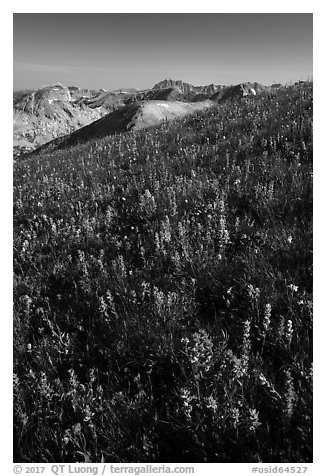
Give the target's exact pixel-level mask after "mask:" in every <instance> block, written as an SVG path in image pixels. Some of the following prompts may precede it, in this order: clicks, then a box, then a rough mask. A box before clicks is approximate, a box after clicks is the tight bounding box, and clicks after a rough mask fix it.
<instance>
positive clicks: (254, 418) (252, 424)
mask: <svg viewBox="0 0 326 476" xmlns="http://www.w3.org/2000/svg"><path fill="white" fill-rule="evenodd" d="M260 425H261V423H260V421H259V416H258V412H257V410H256V409H255V408H249V430H250V431H256V430H257V428H258V427H259V426H260Z"/></svg>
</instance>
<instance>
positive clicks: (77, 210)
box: [13, 82, 313, 463]
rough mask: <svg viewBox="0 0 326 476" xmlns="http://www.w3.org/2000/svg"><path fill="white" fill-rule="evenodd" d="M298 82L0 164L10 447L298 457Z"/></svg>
mask: <svg viewBox="0 0 326 476" xmlns="http://www.w3.org/2000/svg"><path fill="white" fill-rule="evenodd" d="M312 184H313V182H312V83H309V82H306V83H301V84H296V85H292V86H288V87H283V88H281V89H279V90H277V91H275V92H273V94H270V93H262V94H261V95H260V96H259V97H258V96H257V97H251V98H247V99H242V100H238V101H227V102H225V103H224V104H221V105H216V106H214V108H212V109H210V110H208V111H205V112H201V113H197V114H195V115H193V116H189V117H185V118H183V119H180V120H176V121H174V122H171V123H163V124H162V125H161V126H158V127H153V128H150V129H147V130H143V131H138V132H135V133H128V134H120V135H119V134H117V135H115V136H111V137H107V138H104V139H101V140H97V141H96V140H93V141H91V142H88V143H86V144H83V145H77V146H75V147H71V148H69V149H65V150H61V151H57V152H53V153H52V154H43V155H40V156H33V157H30V158H26V159H25V160H21V161H17V162H16V163H15V165H14V323H13V326H14V372H15V374H14V461H16V462H34V463H35V462H217V463H227V462H297V463H299V462H311V461H312V199H313V186H312Z"/></svg>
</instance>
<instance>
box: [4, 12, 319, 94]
mask: <svg viewBox="0 0 326 476" xmlns="http://www.w3.org/2000/svg"><path fill="white" fill-rule="evenodd" d="M13 17H14V23H13V53H14V89H25V88H38V87H41V86H44V85H48V84H53V83H56V82H61V83H62V84H64V85H66V86H71V85H74V86H80V87H90V88H104V89H107V90H111V89H116V88H121V87H122V88H124V87H135V88H138V89H145V88H150V87H152V86H153V85H154V84H155V83H156V82H158V81H161V80H162V79H164V78H172V79H182V80H183V81H185V82H189V83H191V84H194V85H206V84H211V83H214V84H236V83H239V82H244V81H257V82H260V83H263V84H266V85H268V84H271V83H273V82H280V83H286V82H290V81H296V80H298V79H307V78H308V77H312V39H313V27H312V17H313V15H312V14H303V13H302V14H300V13H289V14H285V13H280V14H272V13H265V14H251V13H242V14H235V13H234V14H221V13H210V14H200V13H195V14H191V13H189V14H186V13H181V14H175V13H172V14H164V13H156V14H150V13H148V14H142V13H131V14H129V13H125V14H114V13H103V14H91V13H84V14H82V13H81V14H77V13H70V14H69V13H62V14H58V13H15V14H14V15H13Z"/></svg>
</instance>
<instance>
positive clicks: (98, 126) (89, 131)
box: [34, 101, 214, 153]
mask: <svg viewBox="0 0 326 476" xmlns="http://www.w3.org/2000/svg"><path fill="white" fill-rule="evenodd" d="M213 105H214V103H213V102H212V101H205V102H198V103H193V104H191V103H186V102H180V101H142V102H134V103H132V104H129V105H127V106H125V107H123V108H121V109H118V110H116V111H113V112H111V113H110V114H108V115H106V116H105V117H102V118H101V119H99V120H97V121H95V122H93V123H92V124H90V125H88V126H85V127H83V128H81V129H79V130H77V131H75V132H73V133H72V134H70V135H67V136H66V137H62V138H59V139H56V140H54V141H52V142H49V143H48V144H45V145H43V146H41V147H40V148H39V149H37V150H36V151H35V152H34V153H39V152H49V151H52V150H56V149H62V148H65V147H69V146H72V145H75V144H78V143H83V142H87V141H88V140H91V139H95V138H100V137H104V136H107V135H111V134H116V133H120V132H128V131H131V130H139V129H145V128H147V127H150V126H155V125H158V124H160V123H161V122H162V121H164V120H172V119H176V118H178V117H182V116H185V115H187V114H191V113H194V112H196V111H201V110H204V109H207V108H209V107H212V106H213Z"/></svg>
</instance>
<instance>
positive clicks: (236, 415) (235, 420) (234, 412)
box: [230, 408, 240, 428]
mask: <svg viewBox="0 0 326 476" xmlns="http://www.w3.org/2000/svg"><path fill="white" fill-rule="evenodd" d="M230 418H231V420H232V425H233V427H234V428H236V427H237V426H238V424H239V421H240V410H239V408H232V409H231V412H230Z"/></svg>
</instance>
